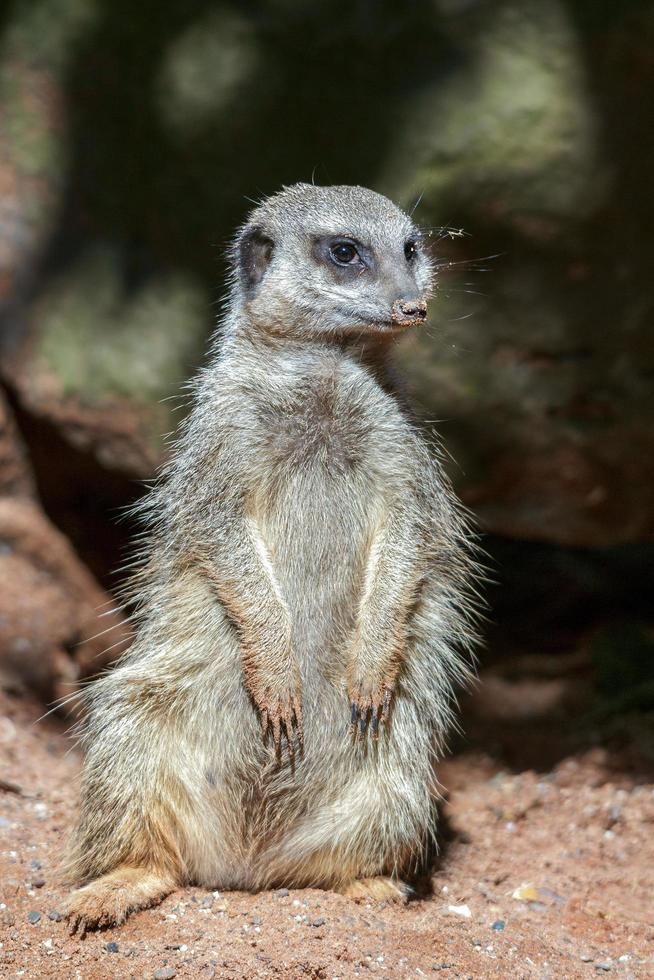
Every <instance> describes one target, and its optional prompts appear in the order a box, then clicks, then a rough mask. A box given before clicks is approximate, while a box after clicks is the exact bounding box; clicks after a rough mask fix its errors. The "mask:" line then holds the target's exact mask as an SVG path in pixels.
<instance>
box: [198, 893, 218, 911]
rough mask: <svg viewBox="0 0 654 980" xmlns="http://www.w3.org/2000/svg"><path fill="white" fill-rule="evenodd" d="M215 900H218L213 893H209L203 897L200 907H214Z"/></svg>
mask: <svg viewBox="0 0 654 980" xmlns="http://www.w3.org/2000/svg"><path fill="white" fill-rule="evenodd" d="M196 901H197V899H196ZM215 901H216V900H215V898H214V897H213V895H207V896H206V897H205V898H203V899H202V901H201V902H200V908H201V909H210V908H213V903H214V902H215Z"/></svg>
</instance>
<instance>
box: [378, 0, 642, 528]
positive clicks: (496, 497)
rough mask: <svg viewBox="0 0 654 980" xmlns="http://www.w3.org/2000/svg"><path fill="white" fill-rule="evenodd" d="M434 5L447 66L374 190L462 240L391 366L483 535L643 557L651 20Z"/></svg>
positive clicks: (565, 9)
mask: <svg viewBox="0 0 654 980" xmlns="http://www.w3.org/2000/svg"><path fill="white" fill-rule="evenodd" d="M578 6H579V5H578ZM581 6H582V7H583V5H581ZM439 8H440V10H441V13H442V26H443V29H444V30H445V31H446V33H447V34H448V36H449V37H450V38H451V41H452V44H453V45H454V47H455V49H456V51H457V53H458V57H457V58H456V59H453V66H452V69H451V71H450V72H449V73H448V74H447V77H445V78H444V79H439V80H438V81H437V82H435V83H434V85H433V86H425V88H424V89H423V92H422V94H421V95H420V96H419V97H418V98H417V99H416V100H415V105H414V106H408V107H407V113H406V116H405V118H404V120H403V123H402V127H401V131H400V132H399V133H398V138H397V141H396V146H395V149H394V150H393V151H392V152H391V154H390V157H389V160H388V161H387V163H386V164H385V165H384V168H383V174H384V184H385V186H386V187H388V189H389V190H390V191H391V192H392V193H394V194H395V196H398V197H401V198H403V199H404V200H405V201H407V202H409V201H411V200H416V199H417V198H418V197H419V196H420V195H421V201H420V205H419V207H418V208H417V211H416V216H417V218H418V219H419V220H422V222H423V223H424V224H425V225H426V226H427V227H429V225H431V224H432V223H433V224H434V225H441V224H442V223H444V222H446V223H447V222H451V223H452V224H453V225H455V226H456V227H457V229H458V228H460V227H461V226H464V228H465V229H467V230H468V231H469V232H470V233H471V237H470V238H459V237H454V238H450V237H449V236H448V235H447V232H444V233H441V234H440V238H439V232H438V230H436V231H435V232H434V234H433V235H432V238H433V241H434V250H435V252H436V253H437V254H438V255H439V256H440V258H441V260H442V265H441V269H440V275H439V290H438V295H437V297H436V300H435V302H434V304H433V315H432V321H431V324H430V325H429V326H428V328H427V329H426V330H425V331H423V332H422V333H420V334H415V335H414V336H413V337H412V338H411V339H410V341H409V342H408V344H407V345H406V346H405V347H404V348H403V350H402V353H401V357H402V360H403V364H404V366H405V368H406V370H407V371H408V373H409V374H410V376H411V378H412V381H413V385H414V388H415V391H416V393H417V395H418V397H419V398H420V400H421V402H422V404H423V406H424V408H425V412H426V415H427V416H428V417H429V418H432V419H437V420H439V425H438V428H439V431H440V433H441V435H442V438H443V440H444V442H445V444H446V446H447V449H448V452H450V453H451V454H452V456H453V457H454V460H455V461H456V462H455V463H454V464H452V465H451V472H452V476H453V478H454V480H455V483H456V484H457V487H458V489H459V490H460V492H461V494H462V496H463V497H464V499H465V501H466V502H467V503H468V504H469V505H470V506H471V507H472V509H473V510H474V511H475V513H476V515H478V517H479V519H480V521H481V523H482V526H483V527H484V528H485V529H487V530H490V531H493V532H495V533H497V534H501V535H506V536H509V537H518V538H528V539H532V540H538V539H540V540H547V541H551V542H556V543H560V544H563V545H566V546H571V545H576V546H592V547H596V546H600V545H614V544H618V543H623V542H629V541H639V540H640V541H646V540H649V541H651V540H652V539H653V537H654V497H653V496H652V493H651V487H652V483H653V480H654V335H653V334H652V329H651V322H652V314H653V312H654V309H653V308H654V298H653V297H652V289H651V273H650V271H649V269H651V262H652V258H653V256H652V246H651V236H650V237H649V238H648V239H647V242H645V240H644V238H643V235H642V222H643V220H648V219H649V218H650V217H651V214H650V212H651V201H650V198H651V195H650V194H649V191H648V190H647V188H648V186H649V178H648V176H647V175H648V174H649V173H650V172H651V167H652V165H653V164H654V152H653V147H652V143H651V141H648V142H646V143H645V144H643V142H642V138H641V134H642V122H639V120H643V119H644V118H645V117H646V116H648V115H651V111H652V109H654V86H653V83H654V63H653V62H652V60H651V57H650V55H649V54H648V53H647V52H648V51H651V43H652V38H654V19H653V18H652V16H651V8H649V12H648V8H647V5H641V4H634V5H632V7H631V9H630V11H629V12H627V11H624V9H623V8H621V10H622V11H623V12H622V13H621V12H619V11H618V10H617V9H616V11H615V13H613V14H612V15H611V16H607V12H606V10H605V11H603V13H602V14H600V13H599V12H598V13H597V14H596V15H593V13H592V12H591V9H590V5H588V8H587V9H584V10H583V11H581V10H578V11H577V13H576V14H575V13H573V12H572V8H571V5H568V4H565V3H562V2H558V0H547V2H544V3H541V2H537V0H530V2H527V3H516V2H514V0H502V2H500V3H489V2H476V3H455V2H447V3H445V2H443V3H440V4H439ZM636 90H637V94H636ZM618 105H619V106H620V109H619V111H618V109H617V107H618ZM625 106H628V107H629V108H628V110H627V112H626V113H625V111H624V109H625ZM616 127H617V128H616ZM618 132H619V134H620V135H619V137H618V135H617V134H618ZM639 198H642V199H643V200H642V201H641V200H639ZM645 199H646V200H645ZM634 204H635V205H636V209H635V210H634ZM498 252H499V253H502V254H501V255H500V256H498V257H496V258H490V259H484V258H483V256H489V255H493V254H494V253H498ZM645 255H647V259H646V260H644V259H645ZM480 293H482V294H483V295H482V296H480Z"/></svg>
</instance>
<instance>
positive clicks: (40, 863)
mask: <svg viewBox="0 0 654 980" xmlns="http://www.w3.org/2000/svg"><path fill="white" fill-rule="evenodd" d="M42 867H43V861H39V859H38V858H34V859H33V860H32V861H30V868H32V870H33V871H40V870H41V868H42Z"/></svg>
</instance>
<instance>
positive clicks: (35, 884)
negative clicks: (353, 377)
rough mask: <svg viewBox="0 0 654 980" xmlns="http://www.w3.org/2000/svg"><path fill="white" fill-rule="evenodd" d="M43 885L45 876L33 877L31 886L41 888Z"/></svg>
mask: <svg viewBox="0 0 654 980" xmlns="http://www.w3.org/2000/svg"><path fill="white" fill-rule="evenodd" d="M44 885H45V878H35V879H34V880H33V882H32V888H43V886H44Z"/></svg>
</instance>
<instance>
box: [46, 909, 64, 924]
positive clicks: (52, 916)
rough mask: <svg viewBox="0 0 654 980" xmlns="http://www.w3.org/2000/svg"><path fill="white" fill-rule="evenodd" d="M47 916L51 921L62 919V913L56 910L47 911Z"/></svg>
mask: <svg viewBox="0 0 654 980" xmlns="http://www.w3.org/2000/svg"><path fill="white" fill-rule="evenodd" d="M48 918H49V919H52V921H53V922H61V920H62V919H63V915H62V914H61V912H57V911H56V910H54V909H53V911H52V912H48Z"/></svg>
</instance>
